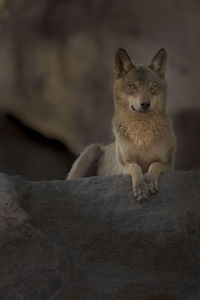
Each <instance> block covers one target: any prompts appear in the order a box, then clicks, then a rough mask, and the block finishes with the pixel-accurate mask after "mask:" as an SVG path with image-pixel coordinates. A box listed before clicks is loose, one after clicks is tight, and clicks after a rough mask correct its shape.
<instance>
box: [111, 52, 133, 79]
mask: <svg viewBox="0 0 200 300" xmlns="http://www.w3.org/2000/svg"><path fill="white" fill-rule="evenodd" d="M132 68H134V66H133V64H132V62H131V59H130V57H129V56H128V54H127V52H126V51H125V50H124V49H122V48H120V49H119V50H117V52H116V55H115V65H114V71H115V73H116V75H117V77H121V76H123V75H125V74H127V73H128V72H129V71H130V70H131V69H132Z"/></svg>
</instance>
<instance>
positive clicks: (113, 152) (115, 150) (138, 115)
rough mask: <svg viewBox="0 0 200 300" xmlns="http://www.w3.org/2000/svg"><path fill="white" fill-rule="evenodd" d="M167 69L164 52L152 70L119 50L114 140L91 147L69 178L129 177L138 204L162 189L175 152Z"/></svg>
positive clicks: (82, 156)
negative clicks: (161, 181) (163, 175)
mask: <svg viewBox="0 0 200 300" xmlns="http://www.w3.org/2000/svg"><path fill="white" fill-rule="evenodd" d="M166 70H167V52H166V50H165V49H164V48H162V49H160V50H159V51H158V52H157V53H156V55H155V56H154V57H153V59H152V61H151V63H150V64H149V65H148V66H144V65H135V64H134V63H133V62H132V61H131V59H130V57H129V55H128V53H127V52H126V51H125V50H124V49H119V50H118V51H117V52H116V55H115V62H114V85H113V92H114V118H113V132H114V136H115V141H114V142H113V143H112V144H110V145H108V146H105V147H104V146H101V145H100V144H92V145H89V146H87V147H86V148H85V149H84V151H83V152H82V154H81V155H80V156H79V158H78V159H77V160H76V161H75V162H74V164H73V166H72V168H71V170H70V172H69V174H68V177H67V179H75V178H78V177H86V176H90V175H98V176H109V175H115V174H130V175H131V178H132V184H133V194H134V197H135V199H136V200H137V201H139V202H144V201H146V200H147V199H148V198H149V195H150V194H154V193H156V192H157V191H158V181H159V176H160V174H161V173H162V172H164V171H167V170H171V169H173V166H174V158H175V150H176V137H175V134H174V131H173V125H172V121H171V119H170V117H169V115H168V114H167V112H166V98H167V82H166V78H165V75H166ZM94 170H96V173H95V174H94Z"/></svg>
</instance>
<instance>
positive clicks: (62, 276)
mask: <svg viewBox="0 0 200 300" xmlns="http://www.w3.org/2000/svg"><path fill="white" fill-rule="evenodd" d="M199 183H200V172H199V171H187V172H186V171H185V172H183V171H176V172H175V171H174V172H168V173H165V174H163V175H162V176H161V179H160V190H159V192H158V194H157V195H155V196H152V197H151V198H150V200H149V202H147V203H146V204H142V205H141V204H138V203H136V202H135V200H134V199H133V195H132V187H131V179H130V177H129V176H128V175H127V176H113V177H89V178H83V179H78V180H72V181H41V182H31V181H25V180H23V179H22V178H21V177H10V176H7V175H3V174H1V176H0V196H1V197H0V216H1V217H2V216H3V218H0V221H1V231H0V240H1V248H0V265H1V272H0V296H1V299H4V300H13V299H26V300H32V299H34V300H35V299H38V300H40V299H42V300H46V299H49V300H50V299H51V300H52V299H53V300H64V299H65V300H66V299H81V300H82V299H88V300H89V299H91V300H92V299H102V300H107V299H108V300H110V299H120V300H121V299H130V300H131V299H134V300H135V299H136V300H137V299H138V300H139V299H144V300H145V299H147V300H149V299H193V300H198V299H199V294H200V283H199V277H200V237H199V231H200V216H199V215H200V201H199V194H200V184H199Z"/></svg>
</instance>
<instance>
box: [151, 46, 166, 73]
mask: <svg viewBox="0 0 200 300" xmlns="http://www.w3.org/2000/svg"><path fill="white" fill-rule="evenodd" d="M149 67H150V68H151V69H152V70H153V71H155V72H157V73H159V75H160V76H161V77H165V74H166V71H167V51H166V50H165V49H164V48H162V49H160V50H159V51H158V53H156V55H155V56H154V58H153V59H152V61H151V64H150V65H149Z"/></svg>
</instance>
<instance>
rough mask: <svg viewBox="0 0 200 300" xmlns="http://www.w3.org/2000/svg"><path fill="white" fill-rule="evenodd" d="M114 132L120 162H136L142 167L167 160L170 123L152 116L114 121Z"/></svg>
mask: <svg viewBox="0 0 200 300" xmlns="http://www.w3.org/2000/svg"><path fill="white" fill-rule="evenodd" d="M114 133H115V136H116V140H117V144H118V147H119V155H120V156H121V161H122V162H130V163H131V162H133V161H134V162H137V163H138V164H139V165H141V166H142V167H143V169H146V168H148V166H149V165H150V164H151V163H152V162H155V161H167V158H168V151H169V146H170V145H169V144H170V123H169V122H167V121H166V120H162V119H159V118H156V117H155V116H152V118H145V120H141V119H136V120H129V122H127V121H126V120H125V121H122V122H120V121H119V120H117V122H116V121H114Z"/></svg>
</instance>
